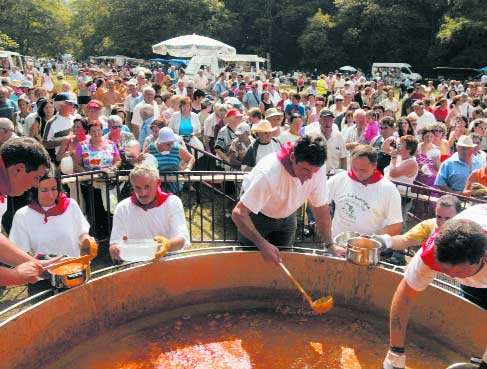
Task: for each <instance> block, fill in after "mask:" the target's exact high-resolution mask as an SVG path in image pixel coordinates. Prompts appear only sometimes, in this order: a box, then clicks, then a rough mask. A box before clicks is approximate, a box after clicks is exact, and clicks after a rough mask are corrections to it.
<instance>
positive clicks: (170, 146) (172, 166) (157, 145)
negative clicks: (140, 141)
mask: <svg viewBox="0 0 487 369" xmlns="http://www.w3.org/2000/svg"><path fill="white" fill-rule="evenodd" d="M144 153H149V154H152V155H153V156H154V157H155V158H156V159H157V166H158V169H159V171H173V172H176V171H179V170H184V171H187V172H189V171H191V169H193V166H194V163H195V161H196V160H195V158H194V156H193V155H191V154H190V153H189V152H188V151H187V150H186V149H184V148H183V147H182V146H181V145H180V144H179V143H178V139H177V137H176V135H175V134H174V132H173V130H172V129H171V128H169V127H164V128H161V129H160V130H159V137H158V138H157V140H156V142H153V143H151V144H149V145H148V146H147V147H146V148H145V150H144ZM183 163H184V164H183ZM164 179H165V178H163V183H162V184H161V189H162V190H163V191H165V192H173V193H178V192H179V191H181V189H182V183H178V182H177V181H176V182H172V181H169V182H167V181H165V180H164Z"/></svg>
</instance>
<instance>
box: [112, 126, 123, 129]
mask: <svg viewBox="0 0 487 369" xmlns="http://www.w3.org/2000/svg"><path fill="white" fill-rule="evenodd" d="M110 128H113V129H122V126H111V127H110Z"/></svg>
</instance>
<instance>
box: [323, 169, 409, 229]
mask: <svg viewBox="0 0 487 369" xmlns="http://www.w3.org/2000/svg"><path fill="white" fill-rule="evenodd" d="M331 201H335V215H334V217H333V222H332V234H333V237H335V236H336V235H338V234H339V233H340V232H344V231H354V232H359V233H366V234H371V233H374V232H377V231H379V230H380V229H382V228H384V227H386V226H388V225H391V224H396V223H401V222H402V211H401V196H400V195H399V191H398V190H397V189H396V187H395V186H394V184H393V183H392V182H391V181H389V180H388V179H386V178H382V179H381V180H380V181H379V182H376V183H373V184H368V185H363V184H361V183H360V182H357V181H354V180H353V179H351V178H350V177H349V176H348V172H342V173H339V174H336V175H335V176H333V177H331V178H330V179H329V180H328V203H330V202H331Z"/></svg>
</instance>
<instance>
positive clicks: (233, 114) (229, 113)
mask: <svg viewBox="0 0 487 369" xmlns="http://www.w3.org/2000/svg"><path fill="white" fill-rule="evenodd" d="M231 117H243V114H242V113H241V112H240V110H238V109H230V110H229V111H227V114H225V118H231Z"/></svg>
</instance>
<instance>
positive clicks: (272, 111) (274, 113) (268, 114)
mask: <svg viewBox="0 0 487 369" xmlns="http://www.w3.org/2000/svg"><path fill="white" fill-rule="evenodd" d="M283 115H284V113H283V112H282V111H279V110H277V109H276V108H270V109H267V111H266V112H265V119H269V118H272V117H275V116H283Z"/></svg>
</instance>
